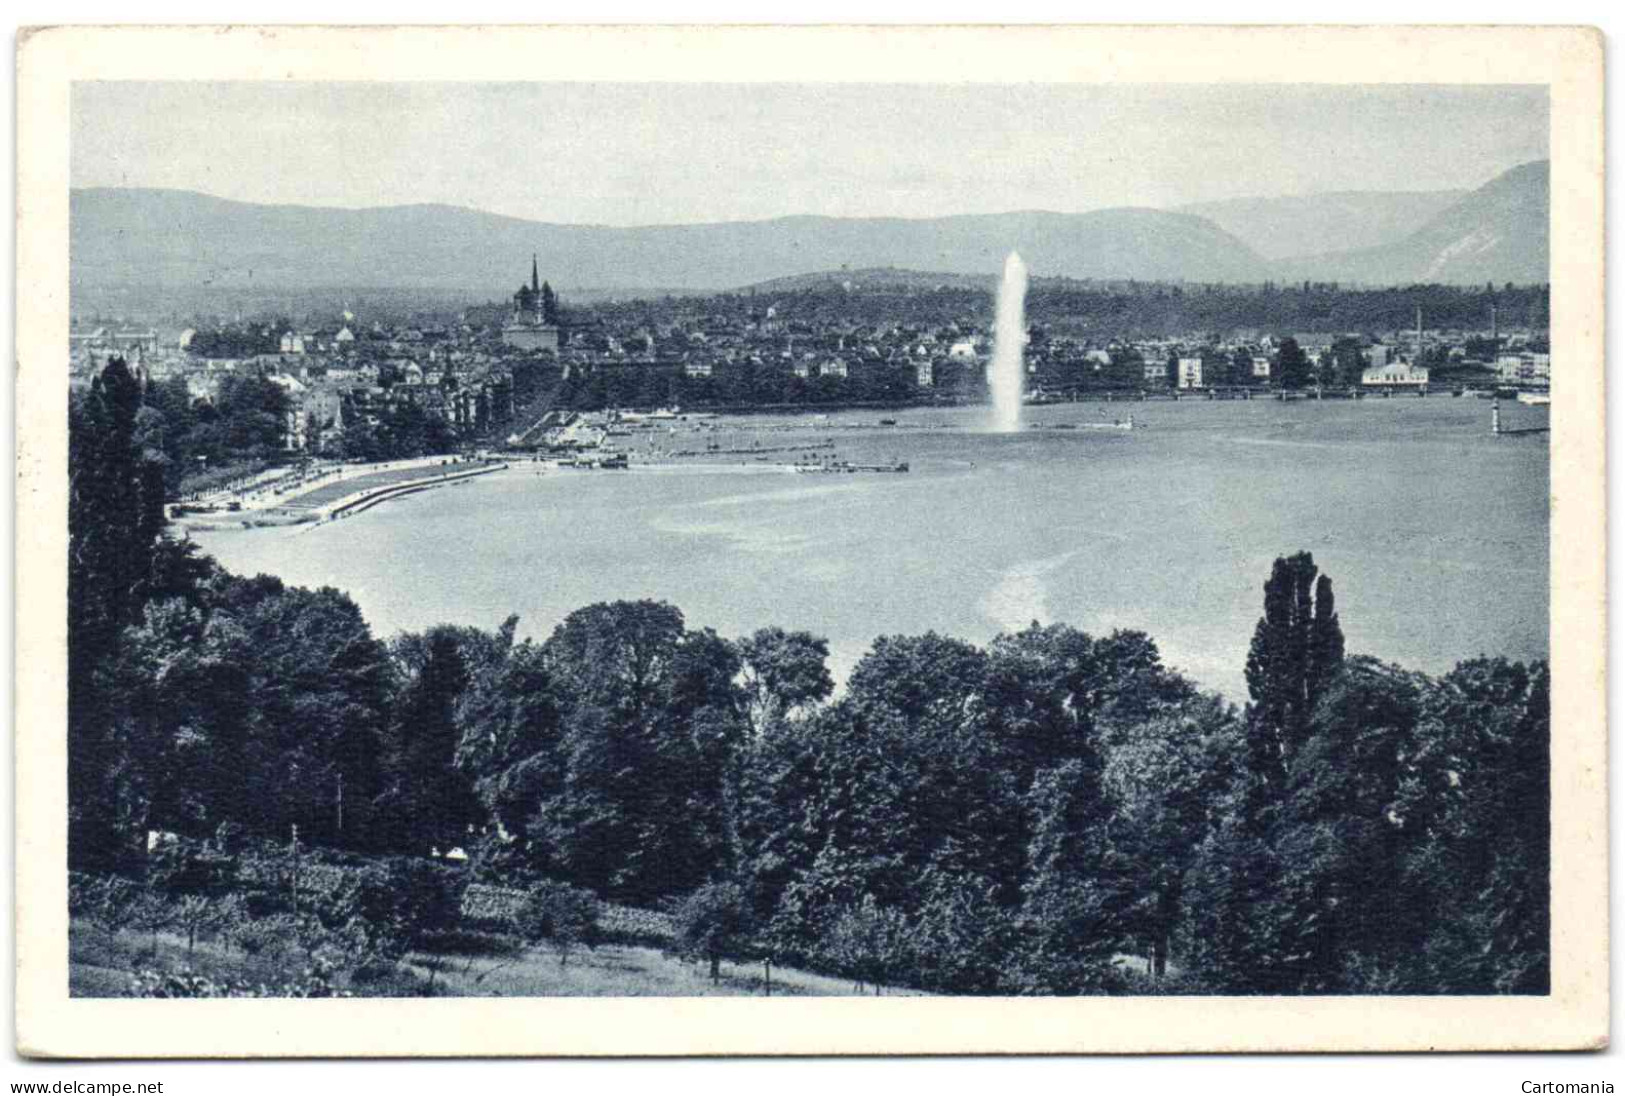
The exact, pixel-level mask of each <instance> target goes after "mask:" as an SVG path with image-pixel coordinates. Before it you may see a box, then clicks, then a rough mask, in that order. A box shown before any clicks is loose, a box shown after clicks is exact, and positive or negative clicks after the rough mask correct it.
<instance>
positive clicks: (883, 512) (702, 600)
mask: <svg viewBox="0 0 1625 1096" xmlns="http://www.w3.org/2000/svg"><path fill="white" fill-rule="evenodd" d="M1130 413H1132V414H1133V415H1134V421H1135V426H1136V429H1134V430H1133V431H1132V432H1129V431H1121V430H1108V429H1092V428H1089V424H1098V423H1103V422H1110V421H1112V420H1113V419H1119V418H1124V417H1126V416H1127V415H1128V414H1130ZM1026 414H1027V418H1028V420H1029V422H1030V423H1032V424H1034V425H1036V426H1038V427H1042V429H1029V430H1025V431H1023V432H1020V433H1016V434H991V433H984V432H981V431H979V430H978V429H977V427H979V425H980V424H981V423H982V422H983V421H984V420H985V419H986V417H987V412H986V411H985V410H983V409H971V408H967V409H952V410H942V409H915V410H909V411H899V412H872V411H871V412H844V413H838V414H831V415H830V416H828V418H827V419H825V420H812V419H810V418H806V417H803V418H800V419H792V418H787V417H776V418H775V417H767V416H762V417H749V418H727V419H718V420H711V421H710V422H709V423H706V424H700V428H698V429H696V424H694V423H683V424H678V425H679V430H680V432H679V433H674V434H666V433H665V432H664V431H663V430H662V431H661V432H660V433H659V434H653V433H652V432H644V433H643V434H642V435H641V437H642V441H641V442H640V444H641V445H643V447H644V448H648V446H649V445H650V444H651V442H652V443H653V444H659V445H661V446H663V447H665V448H668V449H677V448H689V449H694V448H704V447H705V446H706V445H708V444H714V445H716V446H717V447H718V448H720V449H738V448H744V447H747V446H749V445H752V444H759V445H761V446H763V447H778V446H788V445H808V444H818V443H820V442H823V441H825V440H832V441H833V442H834V445H835V450H834V451H835V455H836V456H838V457H839V458H840V459H842V460H849V461H852V462H855V463H882V462H891V461H895V460H899V459H900V460H905V461H907V462H908V463H909V465H910V469H911V470H910V472H909V473H908V474H906V475H884V474H864V473H858V474H846V475H808V474H796V473H793V472H790V471H786V470H783V469H780V468H777V467H768V466H765V464H764V463H763V462H758V461H755V460H752V459H750V458H749V457H745V458H739V457H732V458H728V457H720V456H718V457H709V458H701V459H703V460H706V461H707V466H705V467H698V466H694V465H691V464H688V463H683V462H677V463H674V464H673V465H672V466H669V467H646V468H638V467H634V468H633V469H632V470H631V471H629V472H611V471H595V472H570V471H558V472H547V473H544V474H538V472H537V471H536V470H535V468H533V467H530V466H526V465H516V466H515V467H513V468H511V469H509V470H507V471H503V472H497V473H494V474H492V475H489V476H485V477H480V478H477V479H474V480H472V481H469V482H467V483H465V484H463V485H461V486H455V487H445V488H439V489H436V490H433V491H427V492H423V493H420V494H417V495H412V496H408V497H406V498H403V499H400V500H397V501H392V502H389V503H386V504H384V505H382V506H379V507H376V508H374V509H372V510H369V511H367V512H365V513H364V514H361V515H359V516H357V517H354V518H351V519H347V520H343V521H338V522H334V523H329V524H325V525H320V526H305V527H293V528H277V529H256V530H244V531H229V532H228V531H219V532H210V533H200V534H194V538H195V539H196V540H197V541H198V542H199V543H200V544H201V545H202V546H203V547H204V548H205V549H206V550H207V551H209V552H210V553H212V554H213V555H214V556H215V557H216V558H217V559H219V560H220V562H221V563H223V564H224V565H225V566H226V567H228V568H230V569H232V570H234V571H237V572H240V573H254V572H260V571H264V572H268V573H272V574H276V575H279V576H281V577H282V578H284V579H285V580H287V581H288V582H290V583H295V584H300V585H307V586H317V585H332V586H336V587H339V588H340V589H343V590H346V591H348V592H349V593H350V594H351V595H352V596H353V597H354V598H355V600H356V601H357V602H358V603H359V604H360V606H361V607H362V610H363V611H364V612H365V614H366V616H367V618H368V620H369V621H371V623H372V625H373V628H374V630H375V632H377V633H378V634H380V635H389V634H392V633H394V632H396V631H398V630H402V629H407V630H418V629H422V628H425V627H428V626H430V625H432V624H435V623H439V622H443V621H445V622H454V623H459V624H474V625H479V626H482V627H486V628H493V627H495V626H496V625H498V624H499V623H500V622H501V621H502V620H503V618H504V617H506V616H507V615H508V614H509V613H518V614H519V615H520V618H521V622H520V634H521V635H530V636H535V637H537V638H545V637H546V636H547V635H548V633H549V632H550V631H551V630H552V628H553V626H554V625H555V624H556V623H558V621H559V620H561V619H562V618H563V617H564V616H565V615H566V614H567V613H569V612H570V611H572V610H574V609H576V608H579V607H581V606H583V605H587V604H590V603H592V602H595V601H603V600H611V599H617V598H657V599H661V600H664V601H669V602H671V603H672V604H674V605H676V606H678V607H679V608H681V609H682V610H683V612H684V614H685V616H686V617H687V619H688V622H689V624H690V625H691V626H710V627H713V628H715V629H717V630H718V631H719V632H721V633H722V634H724V635H728V636H738V635H743V634H746V633H748V632H750V631H753V630H755V629H756V628H759V627H762V626H764V625H768V624H780V625H783V626H785V627H790V628H802V629H807V630H810V631H813V632H816V633H818V634H820V635H823V636H825V637H827V638H828V639H829V640H830V645H831V653H832V658H831V662H832V664H833V667H834V669H835V671H836V672H837V675H838V676H840V677H844V676H845V674H846V673H847V672H848V671H849V670H850V668H851V667H852V666H853V665H854V664H855V663H856V662H857V660H858V659H859V658H860V657H861V656H862V654H863V652H864V651H865V650H866V649H867V648H868V646H869V644H870V642H871V641H872V640H873V639H874V637H876V636H878V635H883V634H897V633H903V634H916V633H921V632H925V631H929V630H935V631H938V632H943V633H947V634H952V635H956V636H960V637H963V638H965V639H969V640H972V641H975V642H978V643H984V642H986V641H987V640H989V639H991V638H992V637H993V636H994V635H995V634H997V633H999V632H1000V631H1003V630H1012V629H1017V628H1020V627H1023V626H1025V625H1026V624H1027V623H1029V622H1031V621H1033V620H1037V621H1041V622H1046V623H1048V622H1064V623H1068V624H1072V625H1074V626H1076V627H1079V628H1082V629H1084V630H1085V631H1088V632H1091V633H1096V634H1099V633H1104V632H1107V631H1110V630H1111V629H1113V628H1135V629H1139V630H1142V631H1145V632H1148V633H1150V635H1151V636H1152V637H1153V638H1155V639H1156V641H1157V643H1158V645H1159V647H1160V648H1161V650H1162V653H1163V657H1164V660H1165V661H1166V662H1168V663H1169V664H1170V665H1172V666H1175V667H1177V668H1179V669H1181V670H1183V671H1184V672H1186V673H1187V674H1189V675H1190V676H1192V677H1193V678H1195V679H1196V680H1197V681H1199V682H1200V683H1202V684H1203V685H1204V686H1207V687H1210V688H1215V689H1219V690H1221V691H1222V692H1224V693H1225V695H1226V696H1227V697H1228V698H1229V699H1231V700H1233V701H1236V702H1238V703H1239V702H1241V701H1243V700H1245V698H1246V697H1245V686H1244V684H1243V677H1242V674H1243V668H1244V665H1245V662H1246V655H1247V647H1248V643H1249V641H1250V639H1251V635H1252V630H1253V626H1254V624H1255V623H1256V622H1257V620H1258V617H1259V615H1260V613H1261V612H1262V606H1263V583H1264V580H1265V579H1266V578H1267V577H1268V575H1269V571H1270V565H1271V563H1272V561H1273V560H1274V559H1275V558H1276V557H1277V556H1281V555H1286V554H1289V553H1292V552H1295V551H1298V550H1300V549H1305V550H1308V551H1310V552H1312V553H1313V554H1314V557H1315V562H1316V563H1317V564H1319V566H1320V568H1321V570H1322V571H1323V572H1324V573H1326V574H1328V575H1330V576H1331V579H1332V582H1333V584H1334V589H1335V593H1336V596H1337V607H1338V612H1339V613H1340V615H1341V618H1342V625H1343V631H1344V634H1345V636H1346V637H1347V642H1348V649H1349V651H1350V652H1351V653H1361V654H1371V655H1375V656H1377V657H1379V658H1383V659H1385V660H1389V661H1393V662H1398V663H1400V664H1401V665H1404V666H1406V667H1408V668H1412V669H1419V670H1425V671H1429V672H1435V673H1436V672H1442V671H1445V670H1448V669H1449V668H1450V667H1451V666H1453V665H1454V664H1455V663H1456V662H1457V661H1459V660H1461V659H1463V658H1469V657H1472V656H1475V655H1478V654H1491V655H1506V656H1508V657H1511V658H1517V659H1530V658H1544V657H1546V654H1547V636H1548V617H1549V593H1548V523H1549V501H1548V496H1549V492H1548V444H1547V443H1548V436H1547V435H1546V434H1543V433H1531V434H1522V435H1516V436H1502V437H1494V436H1492V435H1491V434H1490V432H1489V418H1490V405H1489V403H1488V402H1487V401H1482V400H1477V399H1471V398H1464V399H1452V398H1450V397H1449V396H1447V395H1446V396H1438V395H1435V396H1430V397H1428V398H1425V399H1418V398H1415V397H1395V398H1393V399H1367V400H1363V401H1359V402H1347V401H1327V402H1325V403H1319V402H1314V401H1295V402H1290V403H1282V402H1279V401H1275V400H1255V401H1224V402H1208V401H1205V400H1204V401H1181V402H1177V403H1175V402H1149V403H1115V404H1109V405H1108V404H1069V405H1059V406H1049V407H1041V408H1029V409H1027V412H1026ZM882 415H884V416H885V417H887V418H894V419H896V420H897V425H896V426H881V425H879V418H880V417H881V416H882ZM1503 415H1504V421H1505V423H1506V424H1507V425H1508V426H1509V427H1543V426H1545V425H1546V423H1547V411H1546V409H1545V408H1531V407H1523V406H1519V405H1507V404H1503ZM1062 424H1074V425H1078V426H1079V427H1080V428H1079V429H1075V430H1064V429H1054V428H1053V427H1055V426H1057V425H1062ZM615 440H617V441H621V440H623V439H615ZM729 459H731V460H733V461H735V462H736V463H734V464H731V465H723V464H721V463H720V462H722V461H725V460H729ZM774 459H775V460H790V459H794V458H793V457H775V458H774Z"/></svg>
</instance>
